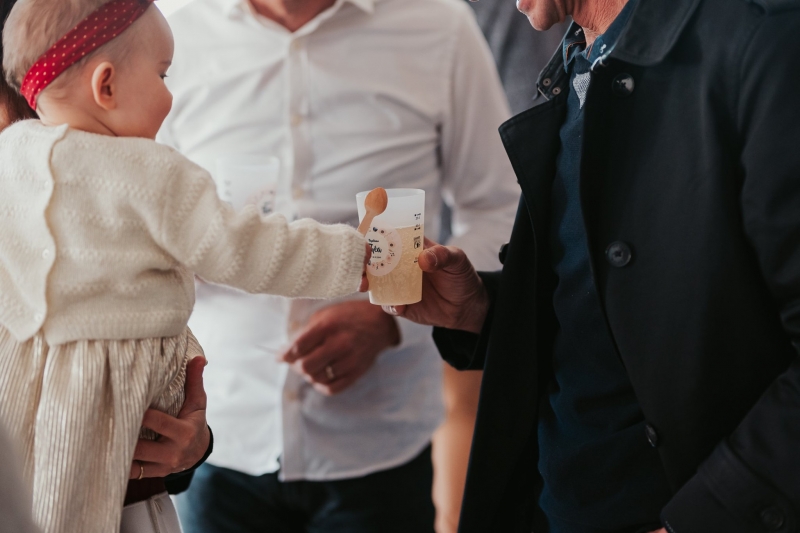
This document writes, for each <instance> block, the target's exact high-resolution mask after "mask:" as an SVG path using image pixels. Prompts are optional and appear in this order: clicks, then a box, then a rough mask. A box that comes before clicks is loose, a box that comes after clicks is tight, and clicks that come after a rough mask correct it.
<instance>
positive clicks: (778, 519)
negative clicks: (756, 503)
mask: <svg viewBox="0 0 800 533" xmlns="http://www.w3.org/2000/svg"><path fill="white" fill-rule="evenodd" d="M760 517H761V524H762V525H763V526H764V527H765V528H767V529H768V530H770V531H778V530H779V529H780V528H782V527H783V524H784V523H785V522H786V518H785V517H784V515H783V511H782V510H781V509H780V508H779V507H775V506H773V507H767V508H766V509H764V510H763V511H761V516H760Z"/></svg>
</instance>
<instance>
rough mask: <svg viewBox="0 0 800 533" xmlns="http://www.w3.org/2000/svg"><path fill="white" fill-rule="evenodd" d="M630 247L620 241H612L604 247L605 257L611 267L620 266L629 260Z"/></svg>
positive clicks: (630, 256)
mask: <svg viewBox="0 0 800 533" xmlns="http://www.w3.org/2000/svg"><path fill="white" fill-rule="evenodd" d="M632 257H633V254H632V253H631V248H630V246H628V245H627V244H625V243H624V242H622V241H616V242H612V243H611V244H609V245H608V248H606V259H607V260H608V262H609V264H610V265H611V266H613V267H617V268H622V267H624V266H625V265H627V264H628V263H630V262H631V258H632Z"/></svg>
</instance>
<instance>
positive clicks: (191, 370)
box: [181, 356, 208, 413]
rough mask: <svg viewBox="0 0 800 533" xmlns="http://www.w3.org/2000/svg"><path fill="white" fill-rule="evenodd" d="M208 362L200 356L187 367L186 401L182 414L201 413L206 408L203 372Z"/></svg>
mask: <svg viewBox="0 0 800 533" xmlns="http://www.w3.org/2000/svg"><path fill="white" fill-rule="evenodd" d="M207 364H208V361H207V360H206V358H205V357H203V356H198V357H195V358H194V359H192V360H191V361H189V363H188V364H187V365H186V385H185V387H184V390H185V392H186V400H184V402H183V408H182V409H181V413H184V412H192V411H200V410H203V409H205V408H206V391H205V388H204V387H203V370H205V367H206V365H207Z"/></svg>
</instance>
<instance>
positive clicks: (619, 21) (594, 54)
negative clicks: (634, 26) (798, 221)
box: [562, 0, 637, 70]
mask: <svg viewBox="0 0 800 533" xmlns="http://www.w3.org/2000/svg"><path fill="white" fill-rule="evenodd" d="M636 3H637V0H629V1H628V3H627V4H625V7H624V8H622V11H620V13H619V15H617V18H615V19H614V21H613V22H612V23H611V25H610V26H609V27H608V28H607V29H606V31H605V32H604V33H603V34H602V35H599V36H598V37H597V39H595V41H594V44H593V45H592V48H591V50H589V53H588V54H587V51H586V36H585V35H584V32H583V28H581V27H580V26H578V25H577V24H574V23H573V24H572V27H570V29H569V31H568V32H567V35H566V36H565V37H564V41H563V43H562V56H563V60H564V69H565V70H568V69H569V65H570V63H572V60H573V59H575V58H576V57H577V56H579V55H580V56H583V57H584V58H585V59H587V60H588V61H589V62H590V63H593V62H594V61H596V60H597V58H598V57H601V56H604V55H607V54H610V53H611V51H612V50H613V49H614V46H615V45H616V44H617V41H618V40H619V37H620V35H621V34H622V33H623V31H625V29H626V27H627V24H628V21H629V20H630V18H631V13H632V12H633V9H634V6H635V4H636Z"/></svg>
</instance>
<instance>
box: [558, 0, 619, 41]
mask: <svg viewBox="0 0 800 533" xmlns="http://www.w3.org/2000/svg"><path fill="white" fill-rule="evenodd" d="M627 3H628V0H576V1H575V5H574V7H573V11H572V18H573V20H575V22H577V23H578V25H579V26H580V27H581V28H583V33H584V35H586V45H587V46H590V45H591V44H592V43H594V41H595V39H597V38H598V37H599V36H600V35H603V34H604V33H605V32H606V30H607V29H608V27H609V26H611V23H612V22H614V19H615V18H617V15H619V14H620V12H621V11H622V8H624V7H625V4H627Z"/></svg>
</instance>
